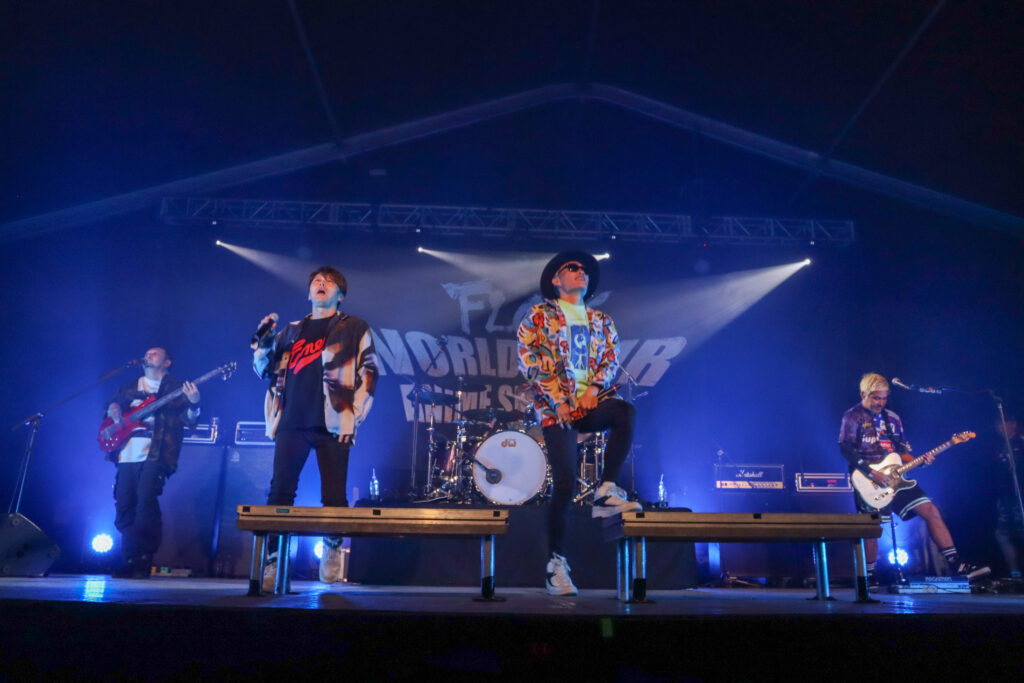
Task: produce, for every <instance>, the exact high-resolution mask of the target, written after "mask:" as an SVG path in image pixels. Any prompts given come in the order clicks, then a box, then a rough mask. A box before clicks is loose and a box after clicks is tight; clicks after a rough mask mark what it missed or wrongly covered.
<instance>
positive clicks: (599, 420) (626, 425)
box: [543, 398, 636, 555]
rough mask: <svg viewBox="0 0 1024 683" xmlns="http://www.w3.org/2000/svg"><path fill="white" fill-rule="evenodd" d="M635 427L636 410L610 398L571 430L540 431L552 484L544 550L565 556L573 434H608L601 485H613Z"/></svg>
mask: <svg viewBox="0 0 1024 683" xmlns="http://www.w3.org/2000/svg"><path fill="white" fill-rule="evenodd" d="M635 424H636V409H635V408H634V407H633V406H632V405H631V404H629V403H626V402H625V401H623V400H621V399H618V398H611V399H608V400H606V401H602V402H601V403H599V404H597V408H595V409H594V410H592V411H590V412H589V413H587V414H586V415H584V416H583V417H582V418H580V419H579V420H576V421H575V422H573V423H572V426H571V428H567V429H563V428H562V427H561V426H559V425H552V426H550V427H545V428H544V430H543V431H544V445H545V446H546V447H547V452H548V464H549V465H550V466H551V479H552V482H553V484H554V486H553V487H552V492H551V507H550V509H549V511H548V549H549V550H550V551H551V552H554V553H558V554H559V555H564V554H565V552H564V548H563V541H564V538H565V522H566V516H567V513H568V511H569V505H570V504H571V503H572V496H573V493H574V492H575V490H576V463H577V451H576V433H577V432H583V433H584V434H586V433H590V432H603V431H605V430H606V429H607V430H609V431H608V442H607V445H606V446H605V451H604V471H603V472H602V473H601V481H602V482H605V481H612V482H614V481H617V480H618V478H619V473H620V471H621V470H622V463H624V462H625V461H626V456H627V455H629V449H630V447H632V445H633V428H634V426H635Z"/></svg>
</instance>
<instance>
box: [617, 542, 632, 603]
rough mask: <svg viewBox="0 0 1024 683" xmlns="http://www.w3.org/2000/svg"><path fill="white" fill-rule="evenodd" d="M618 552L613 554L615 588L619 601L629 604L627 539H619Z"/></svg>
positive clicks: (630, 584) (630, 593)
mask: <svg viewBox="0 0 1024 683" xmlns="http://www.w3.org/2000/svg"><path fill="white" fill-rule="evenodd" d="M618 546H619V547H618V552H617V553H616V554H615V586H616V589H617V591H618V594H619V600H621V601H622V602H629V601H630V598H632V597H633V596H632V591H631V589H632V583H631V581H630V578H631V577H630V573H631V572H630V566H629V539H628V538H625V537H623V538H620V539H619V541H618Z"/></svg>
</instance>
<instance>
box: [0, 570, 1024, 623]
mask: <svg viewBox="0 0 1024 683" xmlns="http://www.w3.org/2000/svg"><path fill="white" fill-rule="evenodd" d="M291 587H292V592H291V593H289V594H288V595H281V596H274V595H263V596H261V597H258V598H257V597H249V596H247V595H246V592H247V591H248V581H247V580H242V579H207V578H170V577H160V578H152V579H149V580H142V581H140V580H128V579H111V578H110V577H109V576H105V575H95V576H91V575H55V576H48V577H43V578H2V579H0V599H2V600H39V601H57V602H84V603H92V604H96V603H108V604H118V605H146V606H151V607H155V606H164V607H186V606H189V607H206V608H214V609H216V608H228V609H256V610H260V609H300V610H332V611H355V612H388V613H403V612H409V613H415V614H464V615H472V614H487V615H524V614H526V615H535V616H544V615H549V616H553V615H565V614H587V615H592V616H625V615H629V616H634V617H642V616H657V617H700V618H709V617H713V616H725V615H734V616H741V615H773V614H774V615H825V614H828V615H837V616H838V615H898V614H935V615H937V614H956V615H971V614H973V615H994V614H1016V615H1020V616H1024V595H1022V594H994V593H975V594H948V595H943V594H930V595H929V594H924V595H920V594H919V595H891V594H888V593H886V592H884V591H878V590H876V591H874V592H872V597H873V598H875V599H877V600H879V601H880V602H879V603H878V604H858V603H856V602H855V601H854V597H855V596H854V591H853V590H852V589H843V588H839V589H833V590H832V591H831V592H832V597H833V598H835V599H834V600H831V601H828V602H824V603H822V602H819V601H818V600H813V599H810V598H813V596H814V591H813V590H811V589H776V588H696V589H684V590H652V591H648V599H649V602H646V603H633V604H625V603H622V602H621V601H619V600H617V599H616V594H615V591H614V590H582V591H581V592H580V595H579V596H577V597H554V596H550V595H548V594H547V592H546V591H545V590H544V589H543V588H502V587H501V586H500V585H499V586H497V588H496V591H495V594H496V596H497V597H499V598H503V600H501V601H494V602H484V601H480V600H475V599H474V598H478V597H479V595H480V589H479V587H477V586H465V587H448V586H444V587H436V586H433V587H432V586H367V585H356V584H350V583H337V584H334V585H330V586H328V585H326V584H323V583H320V582H318V581H293V582H292V586H291Z"/></svg>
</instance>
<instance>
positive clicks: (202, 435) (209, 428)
mask: <svg viewBox="0 0 1024 683" xmlns="http://www.w3.org/2000/svg"><path fill="white" fill-rule="evenodd" d="M219 427H220V419H219V418H216V417H215V418H213V419H212V420H210V424H197V425H196V426H195V427H192V428H191V429H186V430H185V438H184V439H182V443H204V444H215V443H217V432H218V428H219Z"/></svg>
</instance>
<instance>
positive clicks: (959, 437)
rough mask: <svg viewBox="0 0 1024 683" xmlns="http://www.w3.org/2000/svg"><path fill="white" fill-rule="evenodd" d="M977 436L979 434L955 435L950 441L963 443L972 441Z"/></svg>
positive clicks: (964, 433)
mask: <svg viewBox="0 0 1024 683" xmlns="http://www.w3.org/2000/svg"><path fill="white" fill-rule="evenodd" d="M976 436H977V434H975V433H974V432H960V433H959V434H954V435H953V438H952V439H950V441H952V442H953V443H963V442H965V441H970V440H971V439H973V438H974V437H976Z"/></svg>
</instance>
